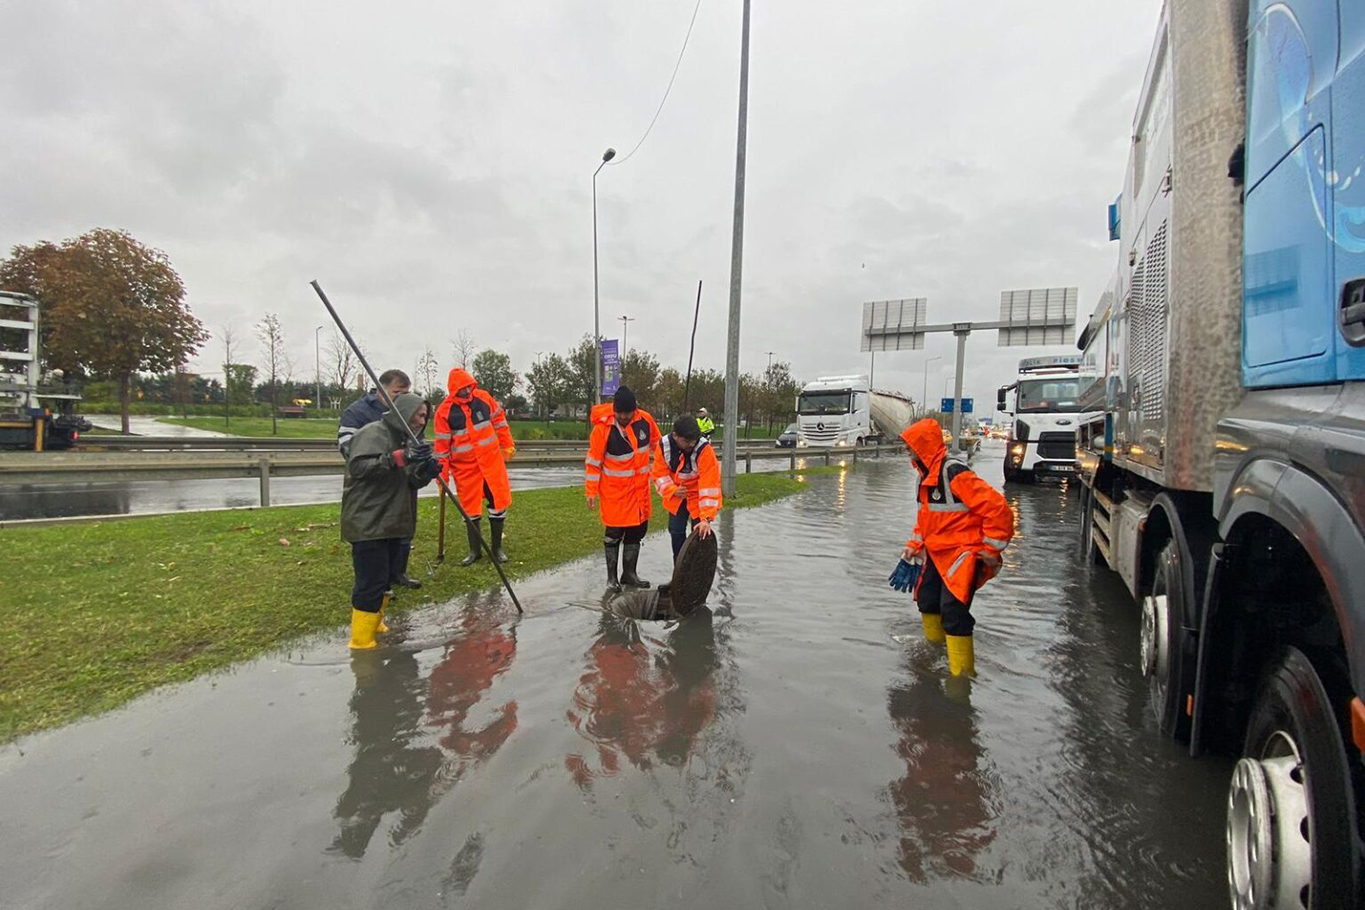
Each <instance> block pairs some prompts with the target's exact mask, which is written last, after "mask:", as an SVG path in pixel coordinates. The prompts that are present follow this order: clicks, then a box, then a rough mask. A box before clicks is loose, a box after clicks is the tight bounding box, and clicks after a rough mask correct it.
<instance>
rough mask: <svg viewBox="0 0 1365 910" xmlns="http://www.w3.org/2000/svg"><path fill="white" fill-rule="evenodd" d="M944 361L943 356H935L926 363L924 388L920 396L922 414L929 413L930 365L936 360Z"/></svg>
mask: <svg viewBox="0 0 1365 910" xmlns="http://www.w3.org/2000/svg"><path fill="white" fill-rule="evenodd" d="M942 359H943V358H942V357H941V356H934V357H930V358H929V359H928V360H926V361H924V388H923V389H921V390H920V393H919V396H920V401H919V406H920V412H921V413H927V412H928V411H929V364H931V363H933V362H934V361H935V360H942Z"/></svg>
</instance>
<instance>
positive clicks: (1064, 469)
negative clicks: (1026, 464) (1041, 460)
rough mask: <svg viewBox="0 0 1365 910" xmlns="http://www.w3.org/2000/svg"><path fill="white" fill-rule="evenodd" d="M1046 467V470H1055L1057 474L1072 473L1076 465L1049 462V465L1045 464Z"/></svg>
mask: <svg viewBox="0 0 1365 910" xmlns="http://www.w3.org/2000/svg"><path fill="white" fill-rule="evenodd" d="M1046 467H1047V470H1049V471H1055V472H1057V473H1059V474H1074V473H1076V466H1075V465H1074V464H1050V465H1047V466H1046Z"/></svg>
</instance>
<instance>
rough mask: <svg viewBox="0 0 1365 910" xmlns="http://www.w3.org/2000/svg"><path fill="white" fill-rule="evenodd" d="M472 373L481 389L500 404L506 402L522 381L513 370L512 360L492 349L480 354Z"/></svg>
mask: <svg viewBox="0 0 1365 910" xmlns="http://www.w3.org/2000/svg"><path fill="white" fill-rule="evenodd" d="M471 372H472V373H473V374H474V381H475V382H477V383H478V384H479V388H481V389H483V390H484V391H485V392H487V393H488V394H489V395H492V396H493V398H494V399H496V400H497V401H500V402H506V401H507V399H508V398H509V397H511V395H512V393H513V392H514V391H516V388H517V383H518V382H520V381H521V377H519V376H517V374H516V373H515V372H514V371H513V370H512V358H511V357H508V356H507V355H506V354H503V353H501V352H500V351H495V350H493V349H492V348H488V349H487V350H483V351H480V352H479V353H478V356H476V357H475V358H474V362H473V368H472V370H471Z"/></svg>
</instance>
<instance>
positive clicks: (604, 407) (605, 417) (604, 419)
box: [589, 401, 616, 425]
mask: <svg viewBox="0 0 1365 910" xmlns="http://www.w3.org/2000/svg"><path fill="white" fill-rule="evenodd" d="M589 417H590V419H591V421H592V422H593V423H605V424H608V425H610V424H611V423H612V422H613V421H615V420H616V406H615V405H614V404H612V403H611V402H610V401H604V402H602V403H601V404H598V405H593V409H592V413H591V414H590V415H589Z"/></svg>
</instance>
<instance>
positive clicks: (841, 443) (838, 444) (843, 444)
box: [835, 439, 848, 446]
mask: <svg viewBox="0 0 1365 910" xmlns="http://www.w3.org/2000/svg"><path fill="white" fill-rule="evenodd" d="M835 445H836V446H846V445H848V440H847V439H841V440H839V441H838V442H836V443H835Z"/></svg>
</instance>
